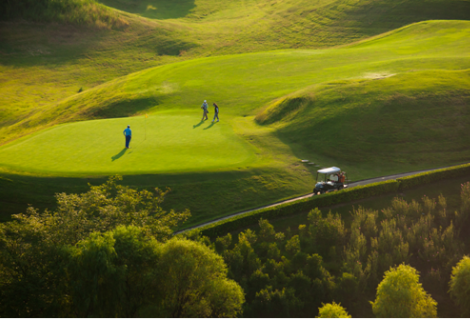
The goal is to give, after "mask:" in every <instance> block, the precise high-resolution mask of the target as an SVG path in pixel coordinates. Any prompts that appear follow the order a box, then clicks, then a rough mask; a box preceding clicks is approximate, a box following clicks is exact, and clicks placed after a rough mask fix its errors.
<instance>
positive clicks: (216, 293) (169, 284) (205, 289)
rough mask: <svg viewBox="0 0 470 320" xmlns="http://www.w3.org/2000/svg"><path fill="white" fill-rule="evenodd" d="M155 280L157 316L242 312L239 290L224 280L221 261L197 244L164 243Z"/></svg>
mask: <svg viewBox="0 0 470 320" xmlns="http://www.w3.org/2000/svg"><path fill="white" fill-rule="evenodd" d="M156 277H157V279H158V285H159V290H160V293H161V295H160V299H159V301H158V302H157V303H158V305H157V309H158V310H159V314H158V316H161V317H172V318H173V317H219V316H220V317H234V316H236V315H237V314H238V313H239V312H241V307H242V304H243V302H244V295H243V291H242V289H241V287H240V286H239V285H238V284H237V283H236V282H234V281H233V280H229V279H227V267H226V265H225V263H224V261H223V259H222V258H221V257H220V256H219V255H217V254H216V253H215V252H214V251H212V250H211V249H210V248H208V247H206V246H204V245H202V244H200V243H196V242H193V241H189V240H181V239H172V240H170V241H168V242H167V243H165V244H164V245H163V246H162V247H161V249H160V253H159V262H158V266H157V274H156ZM154 316H155V315H154Z"/></svg>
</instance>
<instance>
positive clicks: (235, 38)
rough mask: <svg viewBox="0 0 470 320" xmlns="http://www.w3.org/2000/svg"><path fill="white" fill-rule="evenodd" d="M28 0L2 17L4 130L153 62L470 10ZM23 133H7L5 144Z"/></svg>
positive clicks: (349, 1) (331, 38) (330, 1)
mask: <svg viewBox="0 0 470 320" xmlns="http://www.w3.org/2000/svg"><path fill="white" fill-rule="evenodd" d="M28 1H29V0H21V1H14V2H12V1H7V2H3V5H7V4H18V5H19V4H25V5H24V6H23V7H20V9H21V8H22V9H21V10H20V9H18V8H17V9H18V10H17V11H18V14H17V15H12V16H6V17H5V16H2V20H5V19H6V22H0V115H1V117H0V130H9V129H8V128H7V127H10V126H11V125H15V124H17V123H18V122H22V121H26V122H28V121H29V122H34V120H33V118H34V117H36V116H37V115H38V114H39V113H41V112H43V110H45V109H48V108H52V107H54V106H55V105H56V104H57V103H58V102H60V101H62V100H63V99H66V98H68V97H70V96H72V95H73V94H75V93H77V92H78V91H81V90H87V89H89V88H93V87H96V86H97V85H100V84H103V83H105V82H107V81H110V80H113V79H115V78H117V77H121V76H124V75H127V74H129V73H132V72H136V71H139V70H144V69H146V68H149V67H154V66H158V65H163V64H168V63H173V62H175V61H181V60H188V59H192V58H195V57H204V56H215V55H221V54H238V53H245V52H258V51H266V50H274V49H282V48H284V49H288V48H325V47H329V46H336V45H344V44H348V43H351V42H353V41H358V40H361V39H365V38H367V37H370V36H374V35H378V34H381V33H383V32H387V31H390V30H393V29H395V28H399V27H402V26H404V25H407V24H409V23H413V22H419V21H423V20H428V19H468V18H469V17H470V16H469V12H470V1H469V0H453V1H448V0H426V1H419V2H417V1H415V0H402V1H395V2H390V1H385V0H367V1H357V0H318V1H310V0H302V1H298V0H296V1H294V0H284V1H278V0H244V1H241V0H237V1H230V2H226V1H225V2H222V1H218V0H194V1H187V0H184V1H183V0H178V1H163V0H145V1H144V0H106V1H104V2H103V3H104V4H106V5H108V6H111V7H115V8H118V9H120V10H124V11H117V9H109V8H108V9H105V8H103V7H102V6H99V5H98V4H97V3H96V2H95V1H92V0H86V1H79V0H67V1H66V0H64V1H55V0H54V1H53V0H47V1H46V0H45V1H41V2H34V1H33V2H31V3H34V4H35V5H36V4H39V3H42V4H44V3H49V6H48V7H47V10H48V11H47V12H49V13H48V14H46V15H44V14H39V15H34V14H33V16H34V17H33V16H32V15H31V14H32V13H34V12H36V11H35V10H39V9H38V8H36V6H32V5H31V6H30V5H28V4H30V2H28ZM52 4H54V5H52ZM58 4H60V5H58ZM80 4H81V5H82V7H80ZM77 6H78V7H77ZM2 8H3V7H2ZM28 8H29V9H28ZM41 8H42V7H41ZM71 8H72V9H73V10H71ZM3 9H5V10H3V12H8V11H7V10H6V8H3ZM43 9H44V8H43ZM28 10H29V11H28ZM41 10H42V9H41ZM54 10H56V11H54ZM64 10H65V11H64ZM62 11H64V12H65V13H63V12H62ZM73 14H76V16H74V15H73ZM136 14H137V15H136ZM138 15H140V16H138ZM18 18H23V19H26V21H27V22H25V21H24V20H17V19H18ZM149 18H151V19H149ZM30 19H33V20H34V21H36V22H30V21H29V20H30ZM54 19H55V20H54ZM47 21H62V22H60V23H50V22H47ZM64 21H65V22H66V23H64ZM113 21H114V22H113ZM119 21H121V22H119ZM118 22H119V23H118ZM113 28H114V29H113ZM110 116H113V115H110ZM16 129H18V128H17V127H15V130H16ZM32 129H34V130H33V131H36V130H39V129H40V128H34V126H33V128H32ZM28 132H30V131H18V132H17V133H18V135H17V136H21V135H24V134H27V133H28ZM14 138H15V137H10V138H8V137H5V136H1V137H0V144H5V143H7V142H8V141H11V139H14Z"/></svg>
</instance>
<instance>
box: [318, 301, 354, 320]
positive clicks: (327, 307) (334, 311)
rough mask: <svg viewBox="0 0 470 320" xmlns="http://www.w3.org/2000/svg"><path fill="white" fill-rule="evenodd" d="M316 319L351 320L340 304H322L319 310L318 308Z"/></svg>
mask: <svg viewBox="0 0 470 320" xmlns="http://www.w3.org/2000/svg"><path fill="white" fill-rule="evenodd" d="M317 318H351V316H350V315H349V314H348V313H347V312H346V310H345V309H344V308H343V307H342V306H341V304H339V303H338V304H337V303H335V302H333V303H327V304H323V306H322V307H321V308H318V317H317Z"/></svg>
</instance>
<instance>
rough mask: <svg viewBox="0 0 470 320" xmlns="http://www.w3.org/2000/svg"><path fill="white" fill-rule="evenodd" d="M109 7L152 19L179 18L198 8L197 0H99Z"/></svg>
mask: <svg viewBox="0 0 470 320" xmlns="http://www.w3.org/2000/svg"><path fill="white" fill-rule="evenodd" d="M98 2H101V3H103V4H104V5H107V6H109V7H113V8H116V9H119V10H122V11H127V12H130V13H134V14H137V15H140V16H143V17H146V18H150V19H159V20H163V19H178V18H182V17H184V16H186V15H188V14H189V13H191V10H193V9H194V8H196V4H195V0H172V1H168V0H131V1H129V0H98Z"/></svg>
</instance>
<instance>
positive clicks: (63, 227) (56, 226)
mask: <svg viewBox="0 0 470 320" xmlns="http://www.w3.org/2000/svg"><path fill="white" fill-rule="evenodd" d="M120 179H121V178H120V177H119V176H116V177H113V178H110V179H109V180H108V182H107V183H105V184H103V185H101V186H96V187H91V190H90V191H88V192H86V193H84V194H81V195H76V194H71V195H67V194H59V195H57V202H58V206H57V209H56V210H54V211H52V212H50V211H47V210H46V211H45V212H44V213H39V212H38V211H37V210H34V209H33V208H29V209H28V211H27V214H18V215H14V216H13V221H11V222H6V223H2V224H0V316H8V317H57V316H59V317H67V316H74V315H75V312H78V311H76V309H74V307H73V305H74V303H76V304H81V305H82V306H86V308H84V309H83V310H81V311H80V312H86V314H87V315H96V314H97V311H96V310H97V309H96V308H98V307H99V308H101V307H102V305H100V304H99V301H98V302H97V301H95V302H93V301H91V302H89V303H88V302H86V301H85V302H84V301H82V300H80V299H82V298H80V297H81V296H80V295H79V291H74V292H75V293H73V294H74V299H75V300H73V301H72V300H71V298H70V294H72V293H71V290H72V287H70V286H67V282H68V281H67V272H68V273H72V270H73V266H74V264H75V266H77V265H80V264H81V265H83V266H87V267H90V268H91V266H92V262H91V261H92V260H93V259H92V256H93V255H98V256H99V257H101V258H103V260H102V261H101V262H100V263H102V265H101V266H98V265H97V266H95V267H96V268H95V269H93V270H94V271H92V270H89V271H90V272H91V273H90V274H92V273H93V272H95V273H94V274H95V275H96V276H99V277H102V278H103V279H106V274H108V273H109V272H111V271H112V270H111V269H109V270H106V269H103V268H105V267H106V268H108V267H109V268H111V266H112V265H115V266H116V268H119V267H120V266H121V265H124V264H125V262H122V263H121V264H119V263H120V262H119V261H118V260H113V259H115V255H114V254H112V252H113V250H117V249H118V247H119V246H118V243H119V241H117V240H118V239H119V237H117V235H116V238H115V240H116V241H117V242H116V244H115V245H116V248H114V247H113V245H114V244H113V245H111V243H108V242H107V241H105V240H103V239H108V237H109V235H106V236H105V235H103V234H104V233H106V232H108V231H111V230H114V229H115V228H116V227H118V226H120V225H128V226H135V227H138V228H139V230H140V231H139V232H141V233H143V235H141V238H142V239H143V238H145V239H147V240H148V239H150V238H153V237H155V238H156V239H159V240H166V239H168V238H170V237H171V236H172V230H173V229H174V228H175V227H176V226H177V225H178V224H179V223H181V222H183V221H185V220H186V219H187V218H188V216H189V212H188V211H185V212H182V213H175V212H174V211H170V212H168V213H167V212H165V211H163V210H162V209H161V207H160V204H161V202H162V201H163V199H164V196H165V192H162V191H160V190H158V189H156V190H155V193H151V192H149V191H146V190H143V191H137V190H134V189H131V188H129V187H124V186H120V185H118V184H117V182H118V181H119V180H120ZM98 234H101V235H98ZM91 235H93V237H94V238H93V237H92V238H90V236H91ZM100 237H104V238H103V239H101V238H100ZM112 237H113V239H114V235H113V236H112ZM147 240H145V241H147ZM139 241H140V240H139ZM85 244H87V246H88V247H84V246H85ZM108 249H109V250H108ZM121 249H122V248H121ZM121 249H119V250H121ZM74 250H75V251H74ZM77 250H78V251H77ZM106 250H108V251H106ZM136 252H137V251H136ZM74 254H75V256H74ZM124 256H125V255H121V256H119V257H124ZM71 257H74V259H72V258H71ZM105 257H106V259H105ZM134 258H136V257H134ZM134 258H132V257H130V258H129V259H130V260H132V261H133V262H134V260H133V259H134ZM80 259H82V260H80ZM87 259H88V260H87ZM116 261H117V262H116ZM72 262H73V263H72ZM69 263H71V264H69ZM96 263H98V261H96ZM107 263H110V264H109V265H106V264H107ZM128 265H131V263H128ZM134 265H138V264H134ZM99 268H101V269H99ZM131 269H132V268H130V269H128V270H131ZM67 270H68V271H67ZM113 272H114V271H113ZM139 272H140V271H135V273H136V274H138V273H139ZM77 279H78V278H77ZM82 279H83V280H87V281H88V280H90V279H86V278H82ZM126 279H127V278H126ZM128 280H129V282H133V283H135V281H134V280H132V279H131V278H128ZM81 285H83V286H89V287H90V288H92V287H93V285H95V284H91V283H88V284H86V283H83V284H77V286H81ZM107 287H108V285H106V288H107ZM44 288H47V290H44ZM74 290H75V289H74ZM127 292H130V291H127ZM91 294H92V293H91ZM130 296H132V297H136V295H135V294H130ZM19 297H20V298H19ZM90 297H91V295H90ZM90 299H91V298H90ZM74 301H75V302H74ZM74 310H75V311H74ZM100 312H101V311H100ZM102 312H107V311H105V309H103V311H102ZM116 312H118V311H116ZM119 312H120V311H119ZM129 312H130V311H129ZM118 314H120V315H122V316H128V315H129V314H132V312H130V313H127V312H121V313H118ZM110 316H114V313H113V314H112V315H111V314H110Z"/></svg>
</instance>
